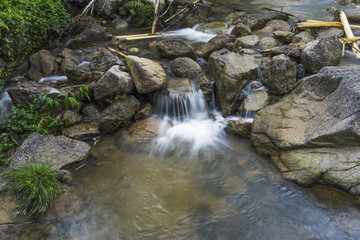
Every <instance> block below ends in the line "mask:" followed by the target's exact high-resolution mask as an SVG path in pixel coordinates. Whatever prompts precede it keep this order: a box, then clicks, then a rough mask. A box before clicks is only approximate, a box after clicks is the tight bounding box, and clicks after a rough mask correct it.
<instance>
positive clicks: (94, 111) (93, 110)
mask: <svg viewBox="0 0 360 240" xmlns="http://www.w3.org/2000/svg"><path fill="white" fill-rule="evenodd" d="M81 111H82V113H84V114H85V115H86V116H87V117H88V118H90V119H91V120H93V121H97V120H99V119H100V118H101V110H100V109H99V108H98V107H97V106H95V105H94V104H87V105H85V106H84V107H83V108H82V110H81Z"/></svg>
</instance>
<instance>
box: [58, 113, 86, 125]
mask: <svg viewBox="0 0 360 240" xmlns="http://www.w3.org/2000/svg"><path fill="white" fill-rule="evenodd" d="M81 120H82V117H81V116H80V115H79V114H78V113H77V112H74V111H71V110H66V111H65V112H64V114H63V115H62V121H63V122H64V123H65V125H66V126H67V127H69V126H73V125H75V124H77V123H79V122H81Z"/></svg>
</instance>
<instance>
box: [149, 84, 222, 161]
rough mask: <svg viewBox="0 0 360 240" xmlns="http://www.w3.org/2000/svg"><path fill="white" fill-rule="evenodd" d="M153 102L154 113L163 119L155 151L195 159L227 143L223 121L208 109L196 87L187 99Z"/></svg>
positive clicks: (174, 96)
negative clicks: (185, 155) (187, 155)
mask: <svg viewBox="0 0 360 240" xmlns="http://www.w3.org/2000/svg"><path fill="white" fill-rule="evenodd" d="M154 102H155V114H156V115H157V116H159V117H160V118H161V119H162V124H161V127H160V133H159V137H158V138H157V139H156V141H155V144H154V147H153V151H154V152H157V153H160V154H166V153H168V152H171V154H176V155H183V154H189V155H190V156H191V157H196V156H197V155H198V154H199V153H202V154H206V149H207V148H208V147H211V148H212V149H219V148H220V146H221V147H223V146H224V145H225V144H226V143H225V140H224V137H225V132H224V128H225V126H226V124H225V123H224V118H222V116H221V114H220V113H218V112H217V111H216V110H215V109H209V108H208V106H207V104H206V100H205V98H204V95H203V93H202V91H201V90H196V89H195V88H193V93H187V94H185V95H184V96H181V95H179V94H169V95H168V96H165V95H161V96H157V97H155V101H154ZM210 113H211V115H212V116H214V118H213V119H211V118H210Z"/></svg>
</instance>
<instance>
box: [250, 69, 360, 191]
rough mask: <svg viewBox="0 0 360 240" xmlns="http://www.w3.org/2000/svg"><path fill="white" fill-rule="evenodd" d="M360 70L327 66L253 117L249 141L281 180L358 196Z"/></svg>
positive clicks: (359, 185)
mask: <svg viewBox="0 0 360 240" xmlns="http://www.w3.org/2000/svg"><path fill="white" fill-rule="evenodd" d="M359 99H360V69H358V68H337V67H325V68H323V69H322V70H321V71H320V72H319V73H317V74H316V75H312V76H310V77H307V78H305V79H303V80H302V82H301V83H300V85H299V86H298V87H297V88H296V89H295V90H293V92H292V93H291V94H289V95H287V96H285V97H284V98H283V99H281V100H280V101H279V102H278V103H276V104H274V105H270V106H268V107H266V108H264V109H262V110H260V111H259V112H257V115H256V116H255V119H254V122H253V126H252V134H251V138H252V141H253V143H254V145H255V148H256V150H257V151H258V152H259V153H260V154H263V155H265V156H268V157H271V159H272V161H273V162H274V163H275V165H276V166H277V167H278V168H279V169H280V170H281V172H282V173H283V174H284V176H285V177H287V178H289V179H291V180H293V181H295V182H297V183H299V184H301V185H310V184H313V183H318V182H320V183H325V184H332V185H335V186H338V187H340V188H342V189H344V190H346V191H349V192H351V193H352V194H356V195H360V167H359V164H360V128H359V126H360V105H359V104H358V102H359Z"/></svg>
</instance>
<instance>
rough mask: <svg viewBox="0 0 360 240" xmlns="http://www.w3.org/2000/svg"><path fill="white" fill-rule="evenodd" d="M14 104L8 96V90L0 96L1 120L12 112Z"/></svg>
mask: <svg viewBox="0 0 360 240" xmlns="http://www.w3.org/2000/svg"><path fill="white" fill-rule="evenodd" d="M12 106H13V103H12V101H11V98H10V96H9V94H8V91H7V89H5V90H4V91H3V92H2V93H1V94H0V120H3V119H4V117H5V116H7V115H8V114H9V113H10V112H11V107H12Z"/></svg>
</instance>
